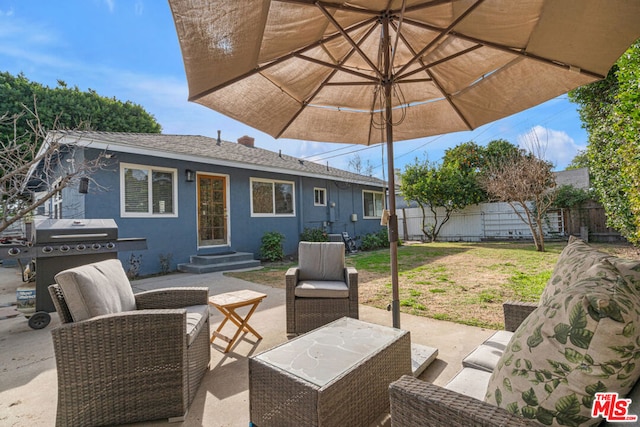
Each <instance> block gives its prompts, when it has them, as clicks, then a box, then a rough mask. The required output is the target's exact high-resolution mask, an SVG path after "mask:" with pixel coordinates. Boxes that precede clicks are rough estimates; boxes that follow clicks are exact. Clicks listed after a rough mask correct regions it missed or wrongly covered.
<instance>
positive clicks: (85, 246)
mask: <svg viewBox="0 0 640 427" xmlns="http://www.w3.org/2000/svg"><path fill="white" fill-rule="evenodd" d="M85 249H87V245H85V244H83V243H80V244H79V245H76V250H77V251H84V250H85Z"/></svg>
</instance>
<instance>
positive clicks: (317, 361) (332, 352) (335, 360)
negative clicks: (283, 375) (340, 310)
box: [255, 317, 408, 387]
mask: <svg viewBox="0 0 640 427" xmlns="http://www.w3.org/2000/svg"><path fill="white" fill-rule="evenodd" d="M406 333H408V332H407V331H403V330H400V329H393V328H390V327H387V326H380V325H375V324H372V323H366V322H362V321H360V320H356V319H352V318H349V317H344V318H342V319H339V320H336V321H334V322H331V323H329V324H327V325H325V326H323V327H322V328H319V329H316V330H314V331H311V332H309V333H307V334H304V335H301V336H299V337H297V338H294V339H292V340H290V341H288V342H286V343H284V344H281V345H279V346H277V347H274V348H272V349H271V350H267V351H265V352H263V353H261V354H259V355H257V356H255V358H256V359H259V360H261V361H262V362H265V363H268V364H270V365H272V366H275V367H277V368H279V369H281V370H284V371H286V372H288V373H289V374H292V375H295V376H297V377H299V378H302V379H304V380H306V381H309V382H310V383H312V384H315V385H317V386H319V387H322V386H325V385H327V384H328V383H330V382H331V381H332V380H334V379H336V378H337V377H339V376H340V375H341V374H342V373H344V372H346V371H348V370H349V369H350V368H351V367H352V366H354V365H356V364H358V363H359V362H360V361H361V360H363V359H365V358H367V357H368V356H370V355H372V354H375V353H377V352H378V351H379V350H380V349H381V348H383V347H385V346H387V345H388V344H390V343H391V342H393V341H395V340H397V339H398V338H399V337H401V336H402V335H404V334H406Z"/></svg>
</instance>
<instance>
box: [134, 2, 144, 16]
mask: <svg viewBox="0 0 640 427" xmlns="http://www.w3.org/2000/svg"><path fill="white" fill-rule="evenodd" d="M134 11H135V14H136V15H137V16H140V15H142V13H143V12H144V3H142V1H141V0H138V1H136V4H135V5H134Z"/></svg>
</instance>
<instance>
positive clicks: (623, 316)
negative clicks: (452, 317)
mask: <svg viewBox="0 0 640 427" xmlns="http://www.w3.org/2000/svg"><path fill="white" fill-rule="evenodd" d="M639 376H640V295H639V294H638V292H637V291H636V289H635V287H632V286H630V284H629V282H628V281H627V280H625V278H624V277H623V276H622V275H621V274H620V273H619V271H618V270H617V269H616V268H615V267H614V266H613V265H612V264H611V263H610V262H609V261H607V260H603V261H601V262H599V263H598V264H595V265H593V266H592V267H591V268H590V269H589V270H588V271H587V274H585V275H584V276H583V278H582V279H581V280H579V281H578V282H576V283H575V284H574V285H573V286H571V287H569V288H567V289H565V290H564V291H561V292H559V293H557V294H555V295H553V296H552V297H551V298H549V300H547V301H546V303H545V304H544V305H541V306H539V307H538V308H537V309H536V310H535V311H534V312H533V313H531V315H530V316H529V317H528V318H527V319H526V320H525V321H524V322H523V323H522V325H520V327H519V328H518V329H517V330H516V331H515V333H514V336H513V337H512V339H511V341H510V342H509V345H508V346H507V348H506V350H505V352H504V354H503V356H502V358H501V359H500V361H499V362H498V365H497V367H496V369H495V371H494V372H493V374H492V376H491V379H490V381H489V386H488V388H487V395H486V397H485V401H487V402H489V403H491V404H494V405H497V406H500V407H502V408H505V409H506V410H507V411H509V412H511V413H514V414H518V415H520V416H522V417H525V418H529V419H532V420H536V421H538V422H539V423H541V424H543V425H553V426H559V425H564V426H591V425H597V424H598V423H600V422H601V421H602V419H601V418H592V417H591V408H592V406H593V399H594V396H595V393H599V392H614V391H615V392H618V393H619V394H620V396H626V395H627V393H628V392H629V390H630V389H631V388H632V387H633V385H634V384H635V382H636V381H637V379H638V377H639Z"/></svg>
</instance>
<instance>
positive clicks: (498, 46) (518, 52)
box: [401, 18, 605, 79]
mask: <svg viewBox="0 0 640 427" xmlns="http://www.w3.org/2000/svg"><path fill="white" fill-rule="evenodd" d="M404 23H405V24H410V25H414V26H416V27H420V28H424V29H426V30H431V31H436V32H440V33H442V34H444V33H448V34H449V35H450V36H453V37H458V38H460V39H462V40H466V41H469V42H473V43H477V44H480V45H482V46H486V47H490V48H493V49H497V50H501V51H503V52H506V53H510V54H512V55H516V56H521V57H525V58H529V59H533V60H536V61H539V62H543V63H545V64H548V65H554V66H556V67H560V68H564V69H567V70H568V69H572V70H575V67H572V66H571V65H569V64H565V63H562V62H558V61H554V60H552V59H548V58H544V57H542V56H537V55H534V54H532V53H528V52H526V51H524V50H522V49H521V48H516V47H511V46H505V45H501V44H498V43H493V42H489V41H486V40H481V39H478V38H476V37H471V36H467V35H464V34H462V33H459V32H456V31H448V32H447V29H446V28H441V27H436V26H434V25H429V24H425V23H423V22H419V21H415V20H413V19H411V18H404ZM425 51H426V50H425ZM401 71H402V70H401ZM577 71H578V72H579V73H580V74H584V75H586V76H589V77H593V78H596V79H603V78H604V77H605V76H603V75H602V74H599V73H596V72H593V71H590V70H583V69H579V70H577Z"/></svg>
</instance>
